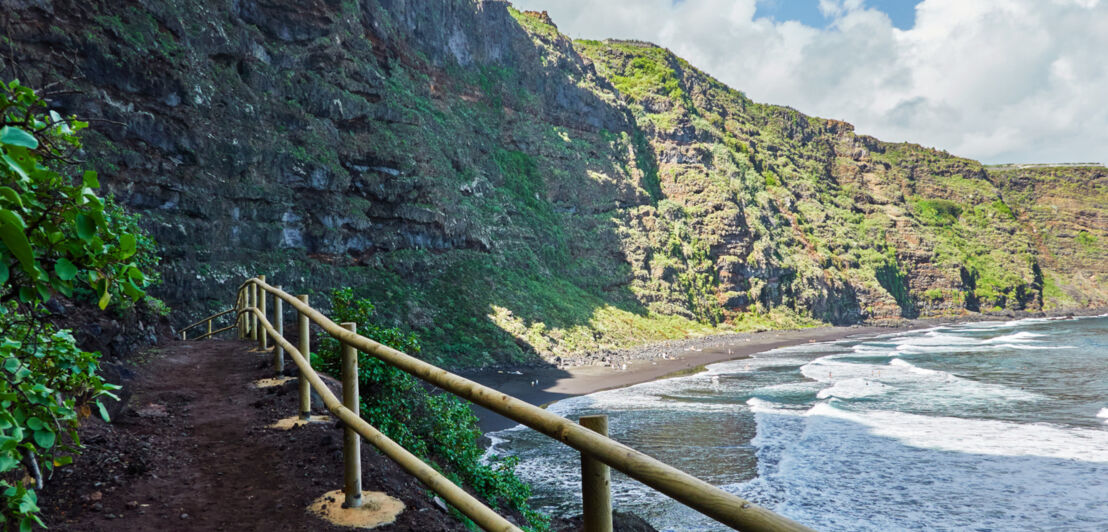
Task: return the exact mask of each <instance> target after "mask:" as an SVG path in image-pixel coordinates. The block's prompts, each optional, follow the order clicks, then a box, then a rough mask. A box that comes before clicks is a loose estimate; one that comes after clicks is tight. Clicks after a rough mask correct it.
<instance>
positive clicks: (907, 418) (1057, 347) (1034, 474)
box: [490, 316, 1108, 531]
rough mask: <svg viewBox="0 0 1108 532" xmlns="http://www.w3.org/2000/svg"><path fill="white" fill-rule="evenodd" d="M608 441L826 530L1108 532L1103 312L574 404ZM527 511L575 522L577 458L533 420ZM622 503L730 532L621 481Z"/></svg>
mask: <svg viewBox="0 0 1108 532" xmlns="http://www.w3.org/2000/svg"><path fill="white" fill-rule="evenodd" d="M549 408H550V410H551V411H553V412H555V413H557V414H560V415H562V416H566V417H568V418H570V419H576V418H577V417H579V416H582V415H588V414H596V413H604V414H607V415H608V416H609V417H610V431H611V436H612V437H613V438H615V439H616V440H618V441H621V442H623V443H626V444H628V445H631V446H632V447H635V448H636V449H639V450H641V451H643V452H645V453H647V454H650V455H651V456H654V457H656V458H658V459H661V460H663V461H665V462H667V463H669V464H672V465H674V466H676V467H679V468H681V469H683V470H685V471H687V472H689V473H691V474H693V475H696V476H698V477H700V478H702V479H704V480H706V481H708V482H711V483H713V484H715V485H717V486H720V487H722V488H723V489H725V490H727V491H729V492H732V493H734V494H736V495H739V496H741V497H744V498H746V499H749V500H751V501H754V502H756V503H758V504H761V505H763V506H766V507H768V508H770V509H773V510H774V511H776V512H778V513H781V514H784V515H786V516H788V517H790V518H792V519H795V520H797V521H799V522H801V523H804V524H806V525H808V526H810V527H813V528H815V529H817V530H825V531H834V530H842V531H855V530H874V531H890V530H980V531H1000V530H1068V531H1078V530H1088V531H1108V317H1104V316H1101V317H1092V318H1077V319H1068V320H1047V319H1024V320H1016V321H994V322H977V323H971V324H964V325H955V326H943V327H935V328H931V329H926V330H916V331H911V332H897V333H894V334H886V335H882V336H877V337H870V338H863V339H850V340H844V341H837V342H829V343H821V344H805V345H800V346H795V347H790V348H785V349H777V350H773V351H768V352H765V353H761V354H758V355H755V356H754V357H753V358H750V359H743V360H735V361H730V362H724V363H720V364H714V365H711V366H708V367H707V370H706V371H704V372H702V373H699V374H696V375H691V376H685V377H678V378H672V379H666V380H661V381H655V382H650V383H645V384H640V385H636V386H631V387H628V388H623V389H618V390H611V391H605V392H599V393H594V394H591V395H587V396H581V397H574V398H571V399H567V400H564V401H561V402H558V403H555V404H553V405H551V406H550V407H549ZM490 436H491V437H492V438H493V441H494V446H493V448H492V449H491V452H492V453H497V454H512V455H516V456H518V457H520V459H521V463H520V465H519V472H520V474H521V476H523V477H524V478H525V479H526V480H528V481H530V482H531V483H533V484H534V486H535V495H536V498H535V503H536V504H537V505H538V506H539V507H541V508H543V509H544V510H546V511H548V512H551V513H554V514H562V515H571V514H575V513H579V512H580V511H581V509H580V495H579V493H580V492H579V482H580V473H579V470H580V462H579V455H578V454H577V453H576V452H575V451H573V450H571V449H568V448H566V447H564V446H562V445H561V444H559V443H557V442H554V441H552V440H550V439H547V438H545V437H543V436H540V435H538V434H536V433H535V432H533V431H531V430H529V429H525V428H523V427H516V428H512V429H508V430H504V431H500V432H497V433H494V434H492V435H490ZM612 497H613V502H614V505H615V507H616V508H617V509H621V510H626V511H632V512H634V513H637V514H639V515H641V516H643V517H645V518H646V519H647V520H649V521H650V522H651V523H652V524H653V525H654V526H655V527H657V528H658V529H659V530H723V529H726V528H725V527H723V526H722V525H719V524H717V523H715V522H713V521H711V520H709V519H707V518H705V517H703V516H701V515H699V514H697V513H696V512H694V511H692V510H689V509H688V508H686V507H684V506H682V505H681V504H679V503H676V502H674V501H671V500H669V499H668V498H666V497H665V496H663V495H661V494H659V493H657V492H655V491H653V490H651V489H650V488H647V487H646V486H644V485H642V484H640V483H638V482H636V481H634V480H631V479H629V478H627V477H626V476H623V475H622V474H618V473H617V472H615V471H613V478H612Z"/></svg>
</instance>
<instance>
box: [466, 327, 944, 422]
mask: <svg viewBox="0 0 1108 532" xmlns="http://www.w3.org/2000/svg"><path fill="white" fill-rule="evenodd" d="M922 326H925V325H924V324H913V325H911V326H907V327H895V328H890V327H819V328H814V329H801V330H793V331H766V332H758V333H743V334H729V335H725V336H710V337H705V338H693V339H688V340H680V341H674V342H666V343H662V344H655V345H651V346H644V347H643V348H642V349H641V351H643V352H646V353H649V354H650V356H648V357H642V358H639V359H637V360H632V361H631V362H629V363H628V364H627V367H626V368H625V369H614V368H610V367H605V366H579V367H573V368H564V369H559V368H554V367H550V368H524V369H519V370H514V371H495V372H487V373H478V374H475V375H469V378H471V379H473V380H475V381H477V382H480V383H481V384H484V385H486V386H489V387H491V388H495V389H496V390H499V391H501V392H504V393H507V394H508V395H512V396H515V397H517V398H519V399H522V400H524V401H527V402H528V403H531V404H533V405H539V406H542V405H546V404H549V403H552V402H555V401H558V400H561V399H565V398H567V397H573V396H576V395H585V394H590V393H593V392H598V391H601V390H609V389H612V388H621V387H624V386H630V385H632V384H639V383H641V382H648V381H652V380H656V379H660V378H663V377H666V376H670V375H674V374H680V373H684V372H690V371H696V370H697V369H698V368H700V367H701V366H705V365H707V364H712V363H715V362H723V361H725V360H735V359H739V358H746V357H748V356H750V355H752V354H754V353H760V352H763V351H768V350H770V349H776V348H778V347H785V346H790V345H797V344H803V343H814V342H827V341H834V340H841V339H843V338H847V337H851V336H872V335H875V334H881V333H888V332H893V331H896V330H906V329H912V328H918V327H922ZM663 354H664V355H663ZM663 356H664V358H663ZM474 411H475V412H476V414H477V417H478V418H479V419H480V420H481V429H482V430H483V431H485V432H493V431H497V430H502V429H506V428H509V427H513V426H515V425H516V424H517V423H516V422H514V421H512V420H510V419H507V418H505V417H503V416H500V415H499V414H496V413H495V412H492V411H489V410H486V409H484V408H481V407H478V406H474Z"/></svg>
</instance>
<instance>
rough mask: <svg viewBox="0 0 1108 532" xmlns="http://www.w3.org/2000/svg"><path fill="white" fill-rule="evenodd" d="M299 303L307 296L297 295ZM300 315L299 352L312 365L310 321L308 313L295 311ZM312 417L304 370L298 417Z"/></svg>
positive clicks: (305, 300) (310, 392)
mask: <svg viewBox="0 0 1108 532" xmlns="http://www.w3.org/2000/svg"><path fill="white" fill-rule="evenodd" d="M297 298H298V299H299V300H300V302H301V303H303V304H305V305H307V304H308V296H307V295H302V296H297ZM297 314H299V315H300V345H299V346H298V348H299V349H300V354H301V355H304V360H306V361H307V362H308V367H311V365H312V351H311V347H312V338H311V332H310V330H309V325H310V322H309V321H308V315H307V314H304V313H303V312H299V311H298V312H297ZM311 417H312V388H311V383H309V382H308V379H306V378H304V372H303V371H302V372H300V419H310V418H311Z"/></svg>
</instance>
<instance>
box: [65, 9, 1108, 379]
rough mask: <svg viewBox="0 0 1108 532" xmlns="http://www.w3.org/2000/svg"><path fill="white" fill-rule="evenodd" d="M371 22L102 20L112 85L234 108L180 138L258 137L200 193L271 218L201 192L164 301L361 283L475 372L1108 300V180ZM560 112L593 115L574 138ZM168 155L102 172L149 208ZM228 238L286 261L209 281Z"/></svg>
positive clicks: (218, 150)
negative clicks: (269, 28)
mask: <svg viewBox="0 0 1108 532" xmlns="http://www.w3.org/2000/svg"><path fill="white" fill-rule="evenodd" d="M367 2H368V4H367V5H365V6H359V5H358V3H346V2H344V3H342V4H341V5H337V6H330V7H329V9H332V10H333V11H334V13H331V14H330V15H329V16H330V20H332V21H333V28H332V29H333V30H334V34H333V35H332V37H333V38H320V39H316V40H314V41H306V42H302V43H285V42H282V41H280V40H274V39H267V38H266V36H264V35H262V34H261V33H260V32H259V30H258V29H257V28H254V27H252V26H249V25H247V26H245V27H243V26H236V25H233V24H231V23H229V22H226V21H224V22H223V26H222V27H217V26H212V27H209V25H205V24H201V23H200V22H199V21H200V20H204V19H211V20H216V21H219V20H223V18H226V17H223V15H222V14H220V13H217V12H216V11H217V10H218V9H219V8H216V7H211V6H206V7H205V6H201V5H200V4H199V3H195V2H193V3H192V4H195V5H192V4H190V3H189V2H185V3H182V4H180V5H178V4H164V5H159V6H156V9H157V10H160V11H163V13H160V14H158V16H157V17H154V18H157V19H158V20H170V21H180V24H179V25H180V28H176V26H175V29H174V31H175V32H176V33H175V34H174V35H170V34H169V33H167V32H166V31H164V30H163V29H162V28H161V27H160V26H159V25H158V24H156V23H154V22H156V21H154V19H153V18H151V17H150V16H149V15H148V14H147V13H146V12H144V11H142V10H141V9H139V8H136V7H126V8H118V9H116V8H115V7H112V6H110V5H104V6H99V7H97V12H100V11H103V12H104V13H109V14H106V15H102V16H101V15H98V16H96V17H94V18H93V20H92V21H91V22H89V25H88V27H87V28H86V31H85V32H84V33H82V34H81V36H77V37H72V38H73V39H77V40H79V41H80V42H79V43H77V44H79V46H77V45H76V44H75V45H74V46H77V48H81V49H86V48H89V49H93V50H95V51H97V53H99V54H100V55H102V56H103V59H104V63H105V64H108V63H110V64H112V65H116V66H118V67H120V68H123V67H124V66H127V65H133V64H143V63H142V61H143V60H144V58H152V59H153V60H156V61H158V62H159V65H161V67H160V68H159V69H157V70H158V71H165V72H169V71H180V72H187V76H184V78H187V79H188V80H190V86H192V85H195V90H194V91H193V92H196V91H199V92H196V94H193V93H192V92H189V93H187V94H192V96H190V97H191V98H200V99H202V98H209V99H210V98H212V97H213V96H218V98H217V100H220V101H225V102H229V104H228V105H227V106H226V107H222V108H221V107H219V106H212V105H196V106H195V107H192V106H189V107H185V106H178V107H174V108H173V110H172V111H166V112H171V113H186V112H188V113H193V114H189V115H182V116H180V117H178V118H179V120H180V122H181V123H188V124H189V127H190V128H191V129H192V130H195V131H197V132H198V133H197V135H201V134H207V135H209V136H210V137H211V138H222V136H223V135H225V132H226V131H227V130H228V129H231V130H234V131H235V132H236V138H235V139H234V143H230V142H227V143H223V144H219V145H217V146H215V149H214V150H211V151H207V152H204V153H201V154H200V156H202V157H203V160H201V161H198V162H196V165H197V167H200V168H205V167H204V165H209V166H208V167H206V168H208V169H210V170H213V171H216V170H218V171H222V170H221V169H223V168H225V167H226V168H229V169H230V170H229V171H228V172H229V173H228V174H227V175H230V176H233V177H234V178H233V179H228V178H227V177H226V176H225V175H224V174H218V176H222V177H217V174H215V173H213V174H212V176H213V177H212V178H211V182H210V183H208V182H205V181H203V180H205V179H208V177H205V176H207V175H208V174H209V172H204V171H196V172H192V171H191V170H190V173H189V175H190V177H189V179H193V180H196V181H190V182H189V188H190V189H196V190H204V189H205V188H206V187H210V186H214V185H216V184H217V183H218V186H219V189H220V194H219V197H220V199H223V200H226V201H227V202H229V203H234V204H236V205H249V208H247V209H244V212H242V213H241V217H240V214H239V213H237V212H236V213H235V214H234V218H233V219H226V217H223V218H219V217H220V216H224V213H223V211H225V210H227V209H225V208H224V207H225V205H222V206H221V205H220V204H218V203H204V202H205V201H207V200H206V198H200V199H198V198H196V197H195V195H192V196H190V191H189V190H183V191H182V201H181V207H179V208H177V209H178V210H174V209H172V208H168V207H166V208H163V207H162V206H161V205H153V204H152V205H149V206H145V207H144V208H147V209H148V211H147V213H148V214H147V216H148V217H149V219H151V220H153V221H154V227H155V229H157V230H158V231H160V232H159V233H158V236H159V240H160V241H161V242H162V243H163V245H170V246H172V249H170V250H169V251H170V253H168V254H167V257H168V260H167V262H166V271H165V272H164V273H165V274H166V279H167V285H168V286H176V285H178V284H179V285H181V286H185V284H184V280H190V279H191V280H192V281H195V278H197V276H200V277H203V278H204V280H205V282H211V281H216V282H227V283H232V282H237V279H238V278H240V277H241V276H242V275H243V274H246V273H248V272H267V273H268V274H269V275H270V277H271V278H272V279H277V280H281V279H284V281H283V282H285V283H286V284H287V285H288V286H293V285H295V286H303V285H305V284H310V285H312V286H317V287H327V286H342V285H351V286H354V287H355V288H356V289H357V290H358V291H359V292H361V293H362V294H364V295H368V296H370V297H371V298H373V299H374V300H375V301H376V302H377V303H378V309H379V312H380V318H381V319H382V320H384V321H386V322H390V323H391V324H395V325H399V326H402V327H405V328H408V329H411V330H413V331H415V332H417V333H418V334H419V335H420V337H421V338H422V339H423V342H424V343H425V349H424V353H425V355H426V356H427V358H429V359H431V360H433V361H435V362H441V363H445V364H448V365H451V366H479V365H488V364H495V363H501V362H517V363H518V362H525V361H535V360H536V354H538V355H541V356H542V357H544V358H547V359H549V358H552V357H558V356H561V357H566V356H578V355H582V354H585V353H592V354H595V353H596V352H598V351H602V350H604V349H610V348H618V347H627V346H631V345H636V344H640V343H644V342H649V341H654V340H663V339H669V338H679V337H684V336H688V335H696V334H711V333H716V332H723V331H729V330H736V329H739V330H749V329H762V328H772V327H788V326H797V325H805V324H811V323H815V322H816V321H827V322H834V323H851V322H856V321H858V320H862V319H878V320H880V319H889V318H898V317H901V316H917V315H958V314H962V313H964V312H966V311H967V309H969V310H974V309H983V310H993V309H997V308H1003V309H1032V310H1034V309H1038V308H1041V307H1046V308H1058V307H1065V306H1085V305H1097V304H1105V303H1106V302H1108V296H1106V295H1105V294H1104V290H1103V286H1104V275H1105V273H1104V270H1103V265H1104V264H1105V263H1106V262H1108V261H1105V260H1104V258H1105V249H1108V234H1106V232H1105V228H1104V224H1103V220H1104V214H1103V209H1102V208H1101V207H1099V206H1098V205H1103V204H1104V202H1101V203H1099V204H1097V203H1096V200H1097V198H1103V196H1102V195H1101V196H1089V195H1086V194H1085V192H1086V191H1089V190H1098V191H1102V190H1103V187H1104V177H1103V173H1100V174H1095V175H1094V174H1090V175H1085V174H1081V173H1080V172H1079V173H1076V174H1069V173H1058V174H1057V175H1053V174H1049V172H1045V171H1041V170H1037V171H1035V172H1025V173H1022V174H1020V173H1018V172H1016V173H1002V172H989V173H986V172H985V170H984V169H983V168H982V167H981V165H980V164H978V163H977V162H975V161H970V160H966V159H961V158H957V157H952V156H950V155H949V154H946V153H944V152H938V151H935V150H931V149H925V148H922V147H919V146H914V145H908V144H888V143H883V142H880V141H877V140H875V139H872V138H869V137H864V136H859V135H856V134H855V133H854V132H853V128H852V127H851V126H850V125H849V124H845V123H842V122H836V121H830V120H824V119H819V118H815V117H809V116H806V115H803V114H801V113H799V112H797V111H795V110H793V109H789V108H785V107H780V106H773V105H766V104H759V103H755V102H752V101H750V100H749V99H747V98H746V97H745V96H744V95H743V94H742V93H740V92H738V91H735V90H733V89H731V88H729V87H726V86H725V85H723V84H722V83H720V82H718V81H717V80H715V79H713V78H711V77H710V76H708V75H706V74H705V73H703V72H700V71H699V70H697V69H696V68H694V67H692V66H691V65H689V64H688V63H687V62H685V61H684V60H682V59H680V58H678V57H676V56H674V55H673V54H671V53H669V52H668V51H666V50H664V49H661V48H658V47H654V46H650V45H642V44H637V43H625V42H611V41H609V42H597V41H578V42H571V41H570V40H569V39H567V38H566V37H565V36H563V35H561V34H560V33H559V32H558V31H557V29H556V28H554V27H553V26H552V25H550V24H548V23H547V21H545V20H543V19H541V18H540V17H537V16H532V15H529V14H524V13H519V12H516V11H511V13H510V17H511V18H512V20H514V24H516V25H517V27H508V28H507V29H506V31H507V33H509V34H511V35H508V36H506V37H504V38H503V39H502V41H503V42H505V43H507V44H506V45H505V46H508V47H509V48H510V49H507V50H504V52H505V53H510V54H511V56H512V57H513V58H514V59H513V61H512V62H510V63H504V62H502V63H474V64H470V65H467V66H460V65H458V64H456V63H453V62H451V61H449V60H448V61H438V60H434V59H432V58H429V57H427V56H426V55H425V54H424V53H423V52H421V51H419V50H417V49H415V47H416V44H415V43H410V42H407V41H405V40H404V36H405V35H407V34H406V33H405V31H406V30H404V29H403V27H402V26H403V24H401V23H399V22H398V21H394V20H392V18H391V17H392V15H391V11H390V10H388V9H384V8H382V7H380V6H379V5H376V3H375V2H373V1H372V0H367ZM363 3H366V2H363ZM152 9H153V8H152ZM204 9H207V10H210V11H211V12H210V13H209V12H204V13H203V16H194V15H193V14H191V13H192V12H193V11H196V10H200V11H204ZM490 9H493V8H490ZM493 10H495V9H493ZM115 12H118V13H119V14H116V15H111V14H110V13H115ZM443 16H446V15H443ZM221 17H223V18H221ZM366 17H370V18H372V19H373V26H374V28H376V29H375V30H374V31H375V33H374V35H376V36H375V37H374V39H376V40H374V39H367V38H366V35H367V33H366V31H365V27H363V26H362V24H363V22H362V20H363V19H365V18H366ZM228 20H230V19H228ZM436 22H441V23H445V22H448V21H436ZM432 25H433V26H442V25H443V24H432ZM485 29H486V30H489V31H490V32H495V33H500V34H502V33H504V32H505V28H500V27H497V28H494V29H491V30H490V29H489V28H485ZM52 31H53V30H52ZM59 31H60V30H59ZM107 36H114V37H113V38H108V37H107ZM59 38H60V37H59ZM225 38H229V39H231V40H232V42H233V43H234V44H235V45H234V46H228V47H227V48H228V50H239V49H251V46H253V44H251V43H255V42H264V43H265V44H266V47H267V50H268V52H267V54H268V56H270V57H272V58H274V60H272V61H270V60H266V61H259V60H254V59H250V58H245V59H244V60H242V61H239V62H237V63H236V61H232V60H223V59H220V58H221V57H224V56H221V55H216V56H214V57H216V60H213V59H212V58H210V57H208V56H206V55H205V56H196V57H194V55H195V54H194V48H197V47H199V46H201V43H208V42H222V39H225ZM119 41H123V42H125V43H126V46H121V45H119V44H118V42H119ZM498 42H499V41H498ZM190 43H191V44H190ZM340 43H341V44H340ZM236 53H237V52H236ZM226 55H227V56H228V57H231V54H226ZM235 57H237V56H235ZM113 68H114V67H113ZM143 69H144V70H145V67H143ZM108 70H111V69H110V68H109V69H108ZM113 72H114V71H113ZM155 81H157V80H155ZM76 88H79V87H76ZM156 88H157V87H153V88H150V91H151V92H152V93H156V92H157V91H156V90H154V89H156ZM182 94H185V93H182ZM558 100H566V101H568V102H569V104H568V105H569V107H570V108H572V104H574V103H575V102H577V103H581V105H582V106H583V107H582V109H583V110H582V111H581V112H579V113H568V114H567V113H566V112H565V111H564V108H566V105H562V104H564V103H565V102H561V103H559V101H558ZM336 102H338V104H336ZM140 103H141V102H140ZM560 105H561V107H559V106H560ZM209 109H210V111H209ZM221 109H222V110H221ZM245 109H249V110H250V112H249V113H247V112H246V111H243V110H245ZM559 109H562V110H559ZM208 112H210V116H208V115H203V114H202V113H208ZM112 116H115V115H112ZM598 116H599V117H600V119H598V120H596V121H595V122H594V121H593V120H592V119H593V118H596V117H598ZM351 117H353V118H351ZM118 118H120V119H121V120H124V119H125V117H118ZM340 119H341V120H340ZM205 128H207V129H205ZM172 133H173V131H167V132H166V136H170V137H171V136H172ZM150 137H151V138H149V139H146V142H145V143H140V142H132V141H126V142H124V141H119V140H116V141H113V140H109V138H107V137H104V136H101V137H97V136H96V134H95V133H94V134H93V135H92V138H91V139H90V141H89V143H88V145H89V146H90V148H92V151H93V153H92V155H93V158H94V160H95V161H96V163H97V164H98V165H99V166H100V167H101V168H102V169H103V170H104V171H105V172H104V173H105V175H109V174H110V175H115V174H116V173H117V171H119V172H123V173H124V178H125V179H134V180H138V179H140V178H139V177H136V176H147V177H144V178H142V179H146V180H147V181H149V182H142V183H139V185H140V186H139V188H138V189H139V190H142V187H143V186H145V187H148V188H161V189H165V188H173V187H176V186H178V184H177V183H175V182H174V179H175V178H174V176H173V175H172V174H170V173H168V172H158V171H150V170H149V168H147V166H146V165H148V164H150V163H148V161H156V160H158V157H160V156H161V155H164V154H159V153H158V152H157V150H155V149H153V148H152V147H151V146H152V145H153V144H157V142H153V141H156V140H159V139H158V138H157V136H156V135H150ZM166 142H169V141H168V140H167V141H166ZM175 164H176V163H175ZM217 167H218V168H217ZM378 167H381V168H386V169H387V170H385V171H381V170H375V169H374V168H378ZM367 168H368V170H367ZM127 172H131V173H130V174H128V173H127ZM1048 174H1049V175H1048ZM194 175H195V177H193V176H194ZM128 176H130V177H128ZM238 176H242V177H241V179H239V178H238ZM1098 176H1099V177H1098ZM236 179H237V180H236ZM125 185H126V186H128V187H129V186H131V183H125ZM1097 187H1099V188H1097ZM289 190H294V191H299V192H298V193H297V194H291V195H290V194H288V193H287V192H288V191H289ZM300 192H303V193H300ZM201 194H202V193H201ZM202 195H203V194H202ZM267 198H278V199H275V200H268V199H267ZM132 199H134V198H132ZM321 203H322V204H321ZM1048 206H1049V208H1047V207H1048ZM320 212H325V213H326V216H318V217H317V216H316V214H315V213H320ZM217 218H218V220H219V221H218V222H211V221H209V220H210V219H217ZM289 220H292V221H289ZM297 227H301V228H303V234H302V235H301V236H302V238H303V239H304V240H305V241H306V242H310V243H311V245H303V246H299V247H298V246H296V245H285V244H283V243H282V242H279V239H280V238H282V236H281V235H282V232H281V231H280V230H275V228H285V229H288V228H292V229H296V228H297ZM209 232H214V233H216V234H231V235H232V237H233V238H241V237H238V236H235V235H245V238H254V239H257V238H263V239H268V240H267V241H266V242H264V244H265V245H264V246H261V247H264V248H265V249H270V250H274V249H275V250H276V251H266V252H258V253H251V254H250V255H249V256H250V258H249V259H248V260H245V261H244V260H243V259H242V258H241V257H239V256H232V255H220V256H215V257H213V256H212V254H213V252H212V251H211V248H209V247H205V246H201V245H200V244H198V243H195V242H194V240H195V238H194V237H191V236H190V235H197V234H208V233H209ZM363 235H369V236H363ZM174 239H176V240H178V241H180V242H178V243H174V242H172V241H173V240H174ZM358 239H375V241H374V242H373V245H371V246H370V245H365V244H364V242H363V243H359V241H358ZM234 242H235V245H240V244H242V242H240V241H234ZM258 244H259V242H253V241H252V242H250V245H258ZM231 247H232V248H233V247H235V246H234V245H232V246H231ZM305 247H308V248H313V249H314V250H315V252H314V253H313V255H311V256H305V253H304V248H305ZM353 248H358V249H360V250H361V251H356V252H355V251H351V249H353ZM252 249H257V247H255V248H252ZM167 295H168V296H170V297H177V298H178V299H181V300H189V299H190V297H191V294H188V293H182V294H167ZM316 300H317V301H318V300H322V298H320V297H317V298H316Z"/></svg>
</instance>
